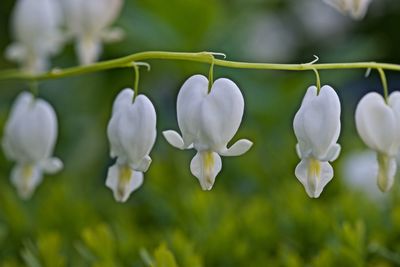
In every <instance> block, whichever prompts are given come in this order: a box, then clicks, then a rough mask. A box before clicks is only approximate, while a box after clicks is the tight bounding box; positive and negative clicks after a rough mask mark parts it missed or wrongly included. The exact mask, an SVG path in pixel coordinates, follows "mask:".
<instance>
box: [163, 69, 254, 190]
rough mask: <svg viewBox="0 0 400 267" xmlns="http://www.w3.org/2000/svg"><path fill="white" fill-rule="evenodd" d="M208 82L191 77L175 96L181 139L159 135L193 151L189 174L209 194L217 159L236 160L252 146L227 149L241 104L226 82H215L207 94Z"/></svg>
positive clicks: (241, 144)
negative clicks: (234, 158)
mask: <svg viewBox="0 0 400 267" xmlns="http://www.w3.org/2000/svg"><path fill="white" fill-rule="evenodd" d="M208 84H209V81H208V79H207V78H206V77H204V76H202V75H194V76H192V77H190V78H189V79H188V80H186V82H185V83H184V84H183V86H182V88H181V89H180V91H179V94H178V100H177V116H178V125H179V128H180V130H181V133H182V136H180V135H179V134H178V133H177V132H175V131H172V130H168V131H164V132H163V135H164V137H165V138H166V140H167V141H168V142H169V143H170V144H171V145H172V146H174V147H177V148H179V149H191V148H194V149H196V150H197V154H196V155H195V156H194V158H193V159H192V161H191V163H190V170H191V172H192V174H193V175H194V176H195V177H196V178H197V179H198V180H199V182H200V185H201V187H202V189H203V190H211V188H212V187H213V184H214V181H215V177H216V176H217V174H218V173H219V172H220V171H221V168H222V162H221V157H220V155H221V156H239V155H242V154H244V153H245V152H247V151H248V150H249V149H250V147H251V146H252V144H253V143H252V142H250V141H249V140H247V139H241V140H239V141H237V142H236V143H235V144H233V145H232V146H231V147H230V148H227V145H228V142H229V141H230V140H231V139H232V138H233V136H234V135H235V133H236V132H237V130H238V128H239V126H240V123H241V121H242V117H243V110H244V100H243V96H242V93H241V92H240V89H239V88H238V87H237V85H236V84H235V83H234V82H232V81H231V80H229V79H225V78H221V79H218V80H216V81H215V82H214V83H213V85H212V87H211V91H210V92H208Z"/></svg>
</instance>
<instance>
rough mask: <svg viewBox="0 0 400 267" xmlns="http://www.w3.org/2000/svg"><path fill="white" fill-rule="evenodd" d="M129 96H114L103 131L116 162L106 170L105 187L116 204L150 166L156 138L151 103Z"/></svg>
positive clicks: (126, 93)
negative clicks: (110, 111)
mask: <svg viewBox="0 0 400 267" xmlns="http://www.w3.org/2000/svg"><path fill="white" fill-rule="evenodd" d="M133 97H134V92H133V91H132V90H131V89H124V90H123V91H121V92H120V93H119V94H118V96H117V97H116V99H115V101H114V105H113V111H112V116H111V119H110V122H109V123H108V128H107V135H108V139H109V141H110V147H111V150H110V155H111V157H112V158H114V157H117V161H116V163H115V164H114V165H113V166H111V167H110V168H109V169H108V174H107V180H106V186H107V187H109V188H110V189H111V190H113V192H114V198H115V199H116V200H117V201H119V202H125V201H126V200H127V199H128V198H129V195H130V194H131V193H132V192H133V191H134V190H136V189H137V188H139V187H140V185H141V184H142V183H143V172H146V171H147V169H148V168H149V166H150V163H151V158H150V157H149V153H150V151H151V149H152V147H153V145H154V142H155V139H156V135H157V132H156V111H155V109H154V106H153V104H152V103H151V101H150V100H149V99H148V98H147V97H146V96H144V95H138V96H136V97H135V99H134V98H133Z"/></svg>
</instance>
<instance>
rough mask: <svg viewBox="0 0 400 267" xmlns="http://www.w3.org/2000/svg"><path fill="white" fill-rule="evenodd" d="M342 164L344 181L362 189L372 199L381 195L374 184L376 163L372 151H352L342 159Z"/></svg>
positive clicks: (376, 171) (376, 173)
mask: <svg viewBox="0 0 400 267" xmlns="http://www.w3.org/2000/svg"><path fill="white" fill-rule="evenodd" d="M342 166H343V169H342V171H343V177H344V182H345V183H346V184H347V185H348V186H350V187H352V188H354V189H356V190H361V191H363V192H364V193H365V194H366V195H367V196H368V197H370V198H373V199H379V198H381V197H382V196H383V194H382V192H381V191H380V190H379V189H378V187H377V186H376V177H377V175H378V163H377V161H376V153H375V152H374V151H372V150H365V151H360V152H352V153H350V154H348V155H346V157H345V158H344V159H343V165H342Z"/></svg>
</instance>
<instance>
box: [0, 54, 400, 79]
mask: <svg viewBox="0 0 400 267" xmlns="http://www.w3.org/2000/svg"><path fill="white" fill-rule="evenodd" d="M210 54H211V55H212V53H210V52H197V53H190V52H188V53H186V52H166V51H146V52H140V53H136V54H132V55H129V56H125V57H120V58H116V59H112V60H107V61H101V62H97V63H94V64H90V65H85V66H77V67H71V68H65V69H59V68H54V69H52V70H51V71H49V72H45V73H40V74H30V73H26V72H21V71H19V70H3V71H1V72H0V80H10V79H13V80H48V79H58V78H64V77H69V76H76V75H81V74H85V73H91V72H98V71H102V70H107V69H115V68H125V67H127V66H128V65H129V64H131V63H132V62H137V61H142V60H146V61H147V60H152V59H158V60H184V61H192V62H200V63H207V64H211V63H213V62H214V65H216V66H221V67H228V68H237V69H259V70H287V71H306V70H314V69H315V70H328V69H330V70H336V69H377V70H379V69H380V70H394V71H400V65H397V64H389V63H377V62H350V63H327V64H274V63H254V62H239V61H229V60H224V59H214V58H212V57H210Z"/></svg>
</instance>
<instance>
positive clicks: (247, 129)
mask: <svg viewBox="0 0 400 267" xmlns="http://www.w3.org/2000/svg"><path fill="white" fill-rule="evenodd" d="M13 5H14V1H11V0H2V1H0V21H1V22H0V51H5V48H6V46H7V45H8V44H9V43H10V42H11V32H10V25H9V19H10V13H11V10H12V7H13ZM115 25H117V26H120V27H121V28H123V29H124V31H125V39H123V40H122V41H121V42H119V43H114V44H110V45H106V46H105V49H104V53H103V54H102V56H101V59H102V60H105V59H111V58H115V57H120V56H125V55H128V54H131V53H135V52H140V51H146V50H170V51H216V52H224V53H226V54H227V55H228V59H231V60H243V61H255V62H277V63H278V62H279V63H280V62H282V63H305V62H309V61H311V60H313V55H318V56H319V57H320V62H324V63H328V62H350V61H384V62H390V63H400V49H399V47H400V34H399V27H398V25H400V2H399V1H396V0H386V1H383V0H382V1H381V0H379V1H378V0H377V1H372V4H371V6H370V8H369V11H368V14H367V16H366V17H365V19H363V20H361V21H354V20H352V19H350V18H348V17H346V16H343V15H341V14H340V13H338V12H337V11H336V10H334V9H332V8H331V7H329V6H327V5H326V4H324V3H322V1H320V0H301V1H297V0H273V1H266V0H209V1H204V0H188V1H187V0H170V1H159V0H140V1H133V0H126V1H125V4H124V7H123V10H122V13H121V15H120V17H119V19H118V20H117V21H116V23H115ZM149 63H150V64H151V66H152V69H151V71H150V72H146V71H142V72H141V77H140V87H139V90H140V92H141V93H144V94H146V95H147V96H149V98H150V99H151V100H152V101H153V103H154V105H155V106H156V109H157V119H158V125H157V130H158V138H157V141H156V144H155V147H154V149H153V151H152V153H151V157H152V158H153V163H152V165H151V167H150V169H149V171H148V172H147V173H146V174H145V182H144V184H143V186H142V187H141V188H140V189H139V190H137V191H136V192H134V193H133V194H132V195H131V197H130V199H129V200H128V201H127V203H125V204H119V203H116V202H115V201H114V199H113V196H112V192H111V191H110V190H109V189H108V188H106V187H105V177H106V172H107V168H108V167H109V166H110V165H111V164H113V161H112V160H111V159H110V158H109V150H108V141H107V137H106V127H107V123H108V120H109V118H110V111H111V105H112V102H113V99H114V97H115V96H116V94H117V93H118V92H119V91H120V90H121V89H123V88H125V87H132V86H133V78H134V76H133V72H132V70H130V69H116V70H109V71H104V72H98V73H93V74H85V75H82V76H76V77H70V78H63V79H59V80H51V81H44V82H40V84H39V96H40V97H42V98H44V99H46V100H48V101H49V102H50V103H52V105H53V106H54V108H55V110H56V111H57V114H58V118H59V138H58V142H57V145H56V148H55V155H57V156H58V157H60V158H62V159H63V161H64V164H65V169H64V170H63V171H62V173H60V174H57V175H53V176H46V178H45V179H44V181H43V183H42V184H41V185H40V186H39V188H38V189H37V191H36V193H35V194H34V196H33V197H32V198H31V199H30V200H29V201H24V200H21V199H20V198H19V197H18V196H17V194H16V191H15V189H14V188H13V187H12V185H11V184H10V181H9V173H10V170H11V168H12V165H13V163H11V162H8V161H7V160H6V159H5V157H4V155H3V154H2V153H0V266H9V267H10V266H30V267H38V266H52V267H57V266H166V267H173V266H184V267H185V266H189V267H200V266H221V267H222V266H226V267H228V266H400V205H399V204H400V194H399V189H400V187H399V181H396V182H395V185H394V188H393V190H392V191H391V192H389V193H387V194H385V195H383V194H380V193H379V192H378V191H377V190H376V187H375V181H374V179H373V177H371V175H369V174H370V173H371V172H370V171H369V170H370V169H369V168H370V167H371V164H370V161H368V160H364V159H365V157H364V158H362V157H361V158H360V157H359V155H364V154H360V153H363V152H364V151H365V146H364V145H363V144H362V142H361V140H360V139H359V137H358V136H357V134H356V130H355V126H354V110H355V106H356V104H357V102H358V101H359V99H360V98H361V97H362V96H363V95H364V94H365V93H367V92H368V91H378V92H381V84H380V81H379V77H378V75H376V73H372V74H371V75H370V76H369V77H367V78H365V77H364V71H363V70H333V71H321V72H320V75H321V79H322V83H323V84H329V85H331V86H333V87H334V88H335V89H337V92H338V94H339V96H340V98H341V100H342V107H343V108H342V125H343V130H342V133H341V137H340V139H339V143H340V144H341V145H342V154H341V157H339V159H338V160H337V161H336V162H334V163H333V165H334V167H335V177H334V179H333V180H332V181H331V183H329V184H328V185H327V187H326V188H325V190H324V192H323V193H322V195H321V197H320V198H319V199H310V198H309V197H308V196H307V195H306V193H305V191H304V189H303V187H302V185H301V184H300V182H298V181H297V179H296V177H295V176H294V168H295V166H296V164H297V163H298V161H299V159H298V158H297V156H296V152H295V144H296V139H295V136H294V133H293V129H292V120H293V118H294V114H295V112H296V111H297V109H298V108H299V106H300V103H301V99H302V97H303V95H304V93H305V91H306V89H307V87H308V86H309V85H312V84H313V83H315V77H314V74H313V73H312V72H286V71H261V70H235V69H228V68H221V67H215V74H214V76H215V77H216V78H217V77H228V78H230V79H232V80H234V81H235V82H236V83H237V84H238V85H239V86H240V88H241V90H242V92H243V94H244V97H245V103H246V106H245V116H244V118H243V122H242V125H241V128H240V129H239V131H238V133H237V135H236V136H235V140H236V139H239V138H248V139H250V140H252V141H254V146H253V148H252V149H251V150H250V151H249V152H248V153H247V154H245V155H243V156H240V157H232V158H224V159H223V170H222V172H221V173H220V174H219V176H218V177H217V180H216V183H215V185H214V188H213V190H212V191H210V192H203V191H202V190H201V188H200V185H199V184H198V181H197V180H196V178H194V177H193V176H192V175H191V173H190V170H189V163H190V160H191V158H192V157H193V156H194V154H195V152H194V151H179V150H177V149H175V148H173V147H171V146H170V145H169V144H168V143H167V142H166V141H165V140H164V138H163V137H162V135H161V131H163V130H166V129H175V130H177V129H178V126H177V122H176V113H175V101H176V96H177V93H178V90H179V88H180V86H181V85H182V83H183V82H184V81H185V79H187V78H188V77H189V76H190V75H192V74H198V73H200V74H205V75H206V74H207V72H208V68H209V66H207V65H206V64H201V63H191V62H175V61H160V60H152V61H149ZM77 64H78V63H77V59H76V56H75V54H74V49H73V45H72V44H67V45H66V46H65V47H64V49H63V51H62V53H60V54H59V55H57V56H56V57H54V58H53V59H52V66H53V67H69V66H74V65H77ZM14 67H15V65H13V64H12V63H10V62H8V61H6V60H5V59H4V56H3V55H2V56H0V68H1V69H7V68H14ZM387 76H388V80H389V87H390V89H391V90H399V89H400V76H399V74H398V73H391V72H388V73H387ZM0 89H1V90H0V129H1V130H0V132H2V128H3V125H4V123H5V121H6V119H7V116H8V114H9V109H10V107H11V104H12V102H13V100H14V98H15V97H16V96H17V94H19V93H20V92H21V91H23V90H29V84H27V83H26V82H23V81H2V82H0ZM367 158H368V157H367ZM369 158H370V157H369ZM360 173H361V174H360ZM360 175H361V176H360ZM398 178H399V177H396V180H398Z"/></svg>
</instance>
